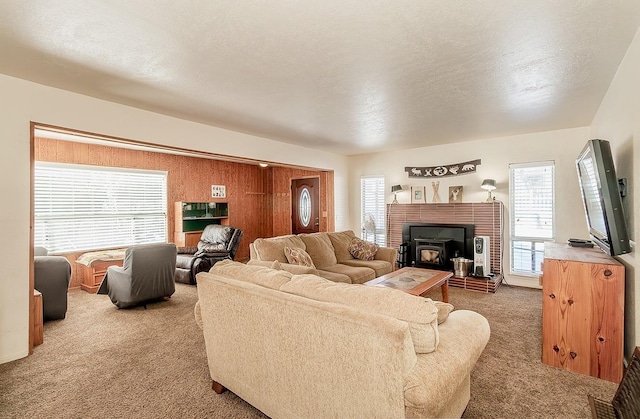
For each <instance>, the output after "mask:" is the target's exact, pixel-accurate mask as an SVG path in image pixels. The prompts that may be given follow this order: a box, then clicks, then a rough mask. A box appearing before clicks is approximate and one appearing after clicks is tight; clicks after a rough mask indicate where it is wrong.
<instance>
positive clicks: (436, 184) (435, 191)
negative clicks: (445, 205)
mask: <svg viewBox="0 0 640 419" xmlns="http://www.w3.org/2000/svg"><path fill="white" fill-rule="evenodd" d="M431 188H433V199H432V200H431V202H433V203H434V204H435V203H437V202H441V201H440V195H438V189H440V182H431Z"/></svg>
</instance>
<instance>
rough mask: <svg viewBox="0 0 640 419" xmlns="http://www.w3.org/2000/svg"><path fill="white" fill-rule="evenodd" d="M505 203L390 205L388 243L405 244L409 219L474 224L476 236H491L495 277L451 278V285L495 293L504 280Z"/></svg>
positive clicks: (492, 263)
mask: <svg viewBox="0 0 640 419" xmlns="http://www.w3.org/2000/svg"><path fill="white" fill-rule="evenodd" d="M503 213H504V206H503V205H502V203H501V202H500V201H494V202H493V203H491V202H487V203H484V202H483V203H462V204H387V217H388V222H387V226H388V229H389V230H388V231H387V246H389V247H393V248H396V249H397V248H398V247H399V246H400V244H401V243H402V224H403V223H406V222H417V223H442V224H473V225H475V235H476V236H489V238H490V242H491V243H490V254H489V257H490V261H491V268H492V270H493V272H495V274H496V275H495V276H494V278H493V279H492V280H485V279H478V278H472V277H467V278H451V279H450V280H449V285H451V286H453V287H460V288H465V289H472V290H476V291H484V292H495V291H496V289H497V288H498V287H499V286H500V284H501V283H502V233H503V228H502V226H503V219H504V217H503Z"/></svg>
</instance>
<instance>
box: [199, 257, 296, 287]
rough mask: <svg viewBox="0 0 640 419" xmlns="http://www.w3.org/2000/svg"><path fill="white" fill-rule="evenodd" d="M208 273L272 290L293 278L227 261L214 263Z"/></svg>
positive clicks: (263, 268)
mask: <svg viewBox="0 0 640 419" xmlns="http://www.w3.org/2000/svg"><path fill="white" fill-rule="evenodd" d="M209 272H210V273H214V274H216V275H220V276H225V277H228V278H233V279H237V280H240V281H245V282H251V283H252V284H256V285H260V286H263V287H267V288H271V289H274V290H277V289H280V287H282V286H283V285H284V284H286V283H287V282H289V281H290V280H291V277H292V276H293V275H292V274H291V273H289V272H287V271H279V270H275V269H271V268H269V267H266V266H258V265H245V264H244V263H240V262H234V261H232V260H229V259H225V260H222V261H220V262H218V263H216V264H215V265H213V268H211V269H210V270H209ZM198 275H200V274H198Z"/></svg>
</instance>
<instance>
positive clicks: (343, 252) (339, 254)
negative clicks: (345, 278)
mask: <svg viewBox="0 0 640 419" xmlns="http://www.w3.org/2000/svg"><path fill="white" fill-rule="evenodd" d="M327 235H328V236H329V240H331V244H332V245H333V249H334V251H335V254H336V259H337V260H338V263H342V262H344V261H345V260H353V256H351V253H349V245H350V244H351V241H352V240H353V239H355V238H356V235H355V234H354V233H353V231H351V230H347V231H340V232H337V233H327Z"/></svg>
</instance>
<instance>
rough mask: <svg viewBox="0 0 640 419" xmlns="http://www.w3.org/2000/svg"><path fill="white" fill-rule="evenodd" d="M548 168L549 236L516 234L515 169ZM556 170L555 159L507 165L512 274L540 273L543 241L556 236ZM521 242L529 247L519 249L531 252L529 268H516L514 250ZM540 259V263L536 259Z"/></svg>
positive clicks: (534, 274) (527, 274)
mask: <svg viewBox="0 0 640 419" xmlns="http://www.w3.org/2000/svg"><path fill="white" fill-rule="evenodd" d="M547 167H548V168H550V169H551V196H550V197H547V199H550V200H551V237H547V236H546V235H538V236H536V235H530V236H517V235H515V231H516V218H515V217H516V207H517V203H516V195H517V194H516V193H515V190H514V188H516V186H517V185H516V182H515V181H514V176H515V171H516V170H518V169H526V168H547ZM555 175H556V170H555V161H553V160H543V161H536V162H526V163H512V164H510V165H509V208H510V211H509V212H510V215H509V254H510V261H509V272H510V273H511V274H512V275H519V276H531V277H537V276H539V275H540V274H541V273H542V266H541V261H542V259H543V258H544V243H545V242H549V241H555V237H556V196H555V195H556V176H555ZM521 243H527V244H529V249H520V250H521V251H524V252H527V251H530V252H531V267H530V269H529V270H523V269H516V267H515V266H514V263H515V257H514V256H515V253H516V252H515V250H516V249H517V246H518V245H519V244H521ZM536 256H537V257H536ZM538 260H539V261H540V264H538V263H537V261H538ZM536 265H538V266H536Z"/></svg>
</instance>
